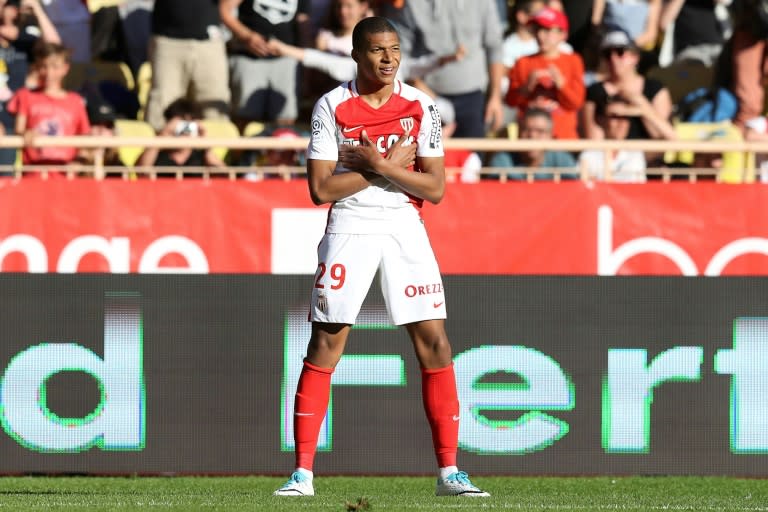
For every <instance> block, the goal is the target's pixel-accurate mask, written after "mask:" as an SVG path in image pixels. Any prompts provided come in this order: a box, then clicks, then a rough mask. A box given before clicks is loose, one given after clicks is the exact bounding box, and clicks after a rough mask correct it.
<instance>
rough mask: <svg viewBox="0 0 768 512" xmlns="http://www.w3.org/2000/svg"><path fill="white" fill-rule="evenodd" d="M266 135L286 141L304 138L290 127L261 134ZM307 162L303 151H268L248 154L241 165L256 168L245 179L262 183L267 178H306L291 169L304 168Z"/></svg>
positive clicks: (280, 127) (281, 127) (278, 128)
mask: <svg viewBox="0 0 768 512" xmlns="http://www.w3.org/2000/svg"><path fill="white" fill-rule="evenodd" d="M265 135H266V136H269V137H273V138H276V139H284V140H286V139H287V140H290V139H298V138H300V137H303V136H304V135H303V134H302V133H300V132H299V131H298V130H296V129H294V128H292V127H290V126H279V127H277V128H275V129H274V130H273V131H272V132H271V133H266V134H260V136H265ZM306 161H307V160H306V154H305V152H304V151H301V150H295V149H266V150H264V151H258V152H250V153H248V154H246V155H245V157H244V158H243V160H242V161H241V163H242V164H244V165H247V166H253V167H254V168H255V169H254V170H253V171H251V172H248V173H246V174H245V176H244V179H246V180H248V181H261V180H262V179H264V178H265V177H266V176H275V177H281V178H283V179H289V178H291V177H294V178H296V177H299V176H302V177H305V175H304V174H303V173H302V174H301V175H299V174H296V173H292V172H291V170H290V168H292V167H303V166H304V165H306ZM263 168H266V169H263Z"/></svg>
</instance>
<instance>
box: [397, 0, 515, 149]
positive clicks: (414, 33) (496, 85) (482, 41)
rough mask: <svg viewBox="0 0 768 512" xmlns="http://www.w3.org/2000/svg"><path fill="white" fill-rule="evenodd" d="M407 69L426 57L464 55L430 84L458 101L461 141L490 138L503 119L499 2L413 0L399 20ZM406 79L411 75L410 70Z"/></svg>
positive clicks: (430, 78) (431, 75)
mask: <svg viewBox="0 0 768 512" xmlns="http://www.w3.org/2000/svg"><path fill="white" fill-rule="evenodd" d="M397 22H398V25H399V32H400V34H401V43H402V45H403V61H404V62H403V65H404V66H405V65H407V64H408V59H413V58H418V57H421V56H422V55H425V54H433V55H453V54H456V53H457V48H458V47H463V48H464V49H465V53H464V57H463V58H461V59H459V60H456V61H454V62H450V63H448V64H446V65H444V66H441V67H440V68H438V69H436V70H434V71H432V72H430V73H428V74H427V75H426V76H425V77H424V81H425V82H426V84H427V86H428V87H429V88H430V89H431V90H432V91H434V93H435V94H436V95H439V96H442V97H444V98H446V99H448V100H449V101H450V102H451V103H453V107H454V110H455V111H456V122H457V127H456V133H455V134H454V136H455V137H485V135H486V133H487V131H488V129H487V128H490V129H491V130H492V131H494V132H495V131H497V130H498V129H499V128H500V127H501V125H502V123H503V121H504V113H503V109H502V101H501V80H502V77H503V76H504V63H503V62H502V52H501V45H502V30H501V21H500V20H499V10H498V8H497V6H496V1H495V0H476V1H474V2H466V1H464V0H440V1H438V0H408V1H407V2H405V7H404V8H403V9H402V10H401V11H399V15H398V18H397ZM405 76H410V73H409V72H405Z"/></svg>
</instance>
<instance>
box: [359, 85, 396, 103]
mask: <svg viewBox="0 0 768 512" xmlns="http://www.w3.org/2000/svg"><path fill="white" fill-rule="evenodd" d="M356 85H357V94H359V95H360V97H361V98H362V99H363V101H365V102H366V103H367V104H368V105H370V106H371V107H373V108H379V107H380V106H382V105H384V104H385V103H386V102H387V101H389V98H391V97H392V94H393V93H394V91H395V86H394V84H370V83H368V84H366V83H364V82H362V81H361V80H358V81H357V82H356Z"/></svg>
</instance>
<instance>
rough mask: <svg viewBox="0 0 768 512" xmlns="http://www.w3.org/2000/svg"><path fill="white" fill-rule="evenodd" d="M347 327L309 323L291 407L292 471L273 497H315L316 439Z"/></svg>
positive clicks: (345, 338) (343, 344) (346, 333)
mask: <svg viewBox="0 0 768 512" xmlns="http://www.w3.org/2000/svg"><path fill="white" fill-rule="evenodd" d="M349 330H350V326H349V325H347V324H325V323H319V322H313V323H312V336H311V338H310V340H309V346H308V348H307V357H306V358H304V366H303V367H302V369H301V375H300V376H299V383H298V385H297V386H296V399H295V402H294V407H293V411H294V412H293V440H294V443H295V445H296V448H295V455H296V465H295V468H296V469H295V470H294V472H293V474H292V475H291V477H290V478H289V479H288V481H287V482H286V483H285V484H284V485H283V486H282V487H280V489H278V490H277V491H275V495H276V496H314V494H315V490H314V487H313V485H312V480H313V478H314V473H313V466H314V460H315V453H316V452H317V438H318V435H319V433H320V427H321V426H322V424H323V419H324V418H325V411H326V410H327V409H328V400H329V398H330V396H331V376H332V375H333V370H334V369H335V368H336V365H337V364H338V362H339V360H340V359H341V355H342V353H343V352H344V346H345V344H346V342H347V336H348V335H349Z"/></svg>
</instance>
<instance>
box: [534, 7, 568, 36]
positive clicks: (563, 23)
mask: <svg viewBox="0 0 768 512" xmlns="http://www.w3.org/2000/svg"><path fill="white" fill-rule="evenodd" d="M529 23H532V24H535V25H538V26H540V27H544V28H559V29H560V30H562V31H563V32H567V31H568V17H567V16H566V15H565V13H564V12H563V11H559V10H557V9H552V8H551V7H544V8H543V9H540V10H538V11H536V12H535V13H534V14H533V16H531V18H530V21H529Z"/></svg>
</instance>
